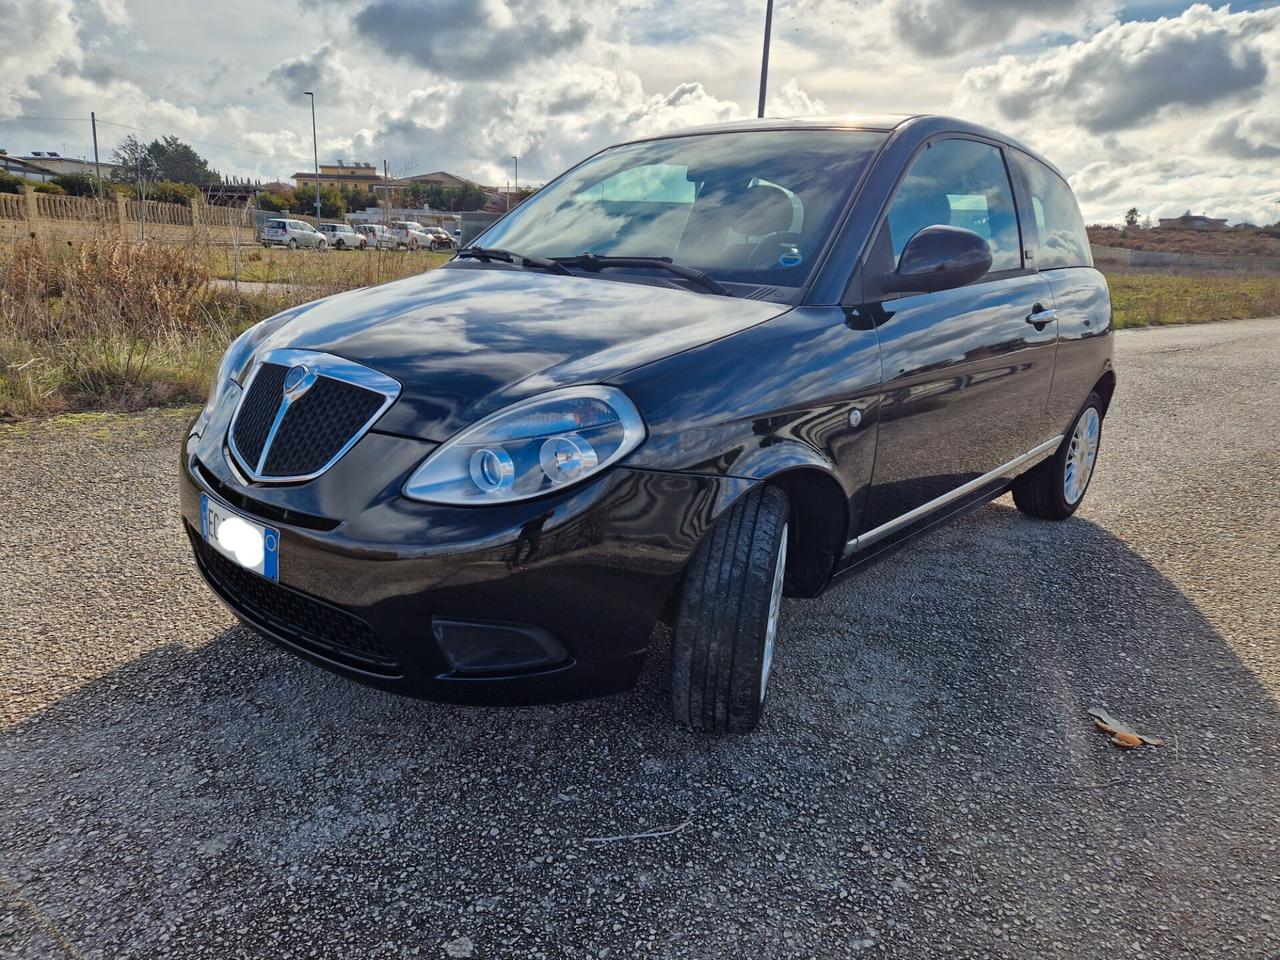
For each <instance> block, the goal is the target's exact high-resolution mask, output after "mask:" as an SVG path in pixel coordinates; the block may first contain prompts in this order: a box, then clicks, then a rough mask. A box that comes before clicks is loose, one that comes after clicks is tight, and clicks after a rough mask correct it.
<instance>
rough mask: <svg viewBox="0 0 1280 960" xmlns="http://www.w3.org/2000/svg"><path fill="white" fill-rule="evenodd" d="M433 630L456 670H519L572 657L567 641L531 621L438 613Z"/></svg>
mask: <svg viewBox="0 0 1280 960" xmlns="http://www.w3.org/2000/svg"><path fill="white" fill-rule="evenodd" d="M431 632H432V633H433V634H434V635H435V638H436V643H438V644H439V645H440V652H441V653H443V654H444V658H445V659H446V660H447V661H448V662H449V666H450V667H451V668H452V669H453V671H454V672H455V673H470V674H494V673H519V672H522V671H527V670H536V669H538V668H541V667H550V666H554V665H556V664H559V663H563V662H564V661H566V660H568V659H569V652H568V651H567V650H565V648H564V644H562V643H561V642H560V641H559V640H557V639H556V638H555V637H554V636H553V635H552V634H551V633H550V632H549V631H547V630H544V629H543V628H542V627H535V626H532V625H529V624H523V623H501V622H486V621H480V620H446V619H441V618H439V617H434V618H432V620H431Z"/></svg>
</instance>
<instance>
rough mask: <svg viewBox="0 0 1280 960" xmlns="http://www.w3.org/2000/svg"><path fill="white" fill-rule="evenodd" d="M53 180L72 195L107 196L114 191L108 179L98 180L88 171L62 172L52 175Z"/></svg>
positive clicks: (113, 186)
mask: <svg viewBox="0 0 1280 960" xmlns="http://www.w3.org/2000/svg"><path fill="white" fill-rule="evenodd" d="M53 182H54V183H56V184H57V185H58V186H60V187H61V188H62V189H63V192H64V193H69V194H71V196H73V197H109V196H111V195H112V194H114V193H115V185H114V184H112V183H111V181H110V180H106V179H103V180H99V179H98V178H97V177H95V176H93V175H92V174H88V173H64V174H62V175H61V176H57V177H54V178H53Z"/></svg>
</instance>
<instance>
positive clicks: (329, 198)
mask: <svg viewBox="0 0 1280 960" xmlns="http://www.w3.org/2000/svg"><path fill="white" fill-rule="evenodd" d="M293 212H294V213H303V214H311V215H312V216H314V215H315V212H316V188H315V187H308V186H301V187H298V188H297V189H296V190H294V191H293ZM346 212H347V205H346V204H345V203H343V202H342V194H341V193H340V192H339V191H338V190H336V189H334V188H333V187H325V188H324V189H323V190H321V191H320V216H321V217H322V218H329V219H332V218H334V217H340V216H342V215H343V214H344V213H346Z"/></svg>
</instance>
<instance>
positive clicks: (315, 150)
mask: <svg viewBox="0 0 1280 960" xmlns="http://www.w3.org/2000/svg"><path fill="white" fill-rule="evenodd" d="M770 4H772V0H770ZM302 92H303V93H305V94H306V95H307V96H308V97H310V98H311V150H312V156H313V157H314V159H315V162H316V226H317V227H318V226H320V141H318V140H317V139H316V95H315V94H314V93H312V92H311V91H310V90H303V91H302Z"/></svg>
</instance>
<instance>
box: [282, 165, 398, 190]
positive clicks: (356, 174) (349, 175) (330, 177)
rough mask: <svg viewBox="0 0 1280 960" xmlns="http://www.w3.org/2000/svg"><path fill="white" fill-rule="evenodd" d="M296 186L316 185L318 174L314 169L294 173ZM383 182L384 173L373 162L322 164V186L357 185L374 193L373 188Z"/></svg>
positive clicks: (334, 187) (323, 187)
mask: <svg viewBox="0 0 1280 960" xmlns="http://www.w3.org/2000/svg"><path fill="white" fill-rule="evenodd" d="M293 182H294V185H295V187H314V186H315V185H316V174H315V171H314V170H303V171H301V172H299V173H295V174H294V175H293ZM380 183H382V175H381V174H380V173H378V168H377V167H375V166H374V165H373V164H372V163H343V162H342V161H341V160H339V161H338V162H337V163H322V164H320V188H321V189H322V190H323V189H326V188H329V187H332V188H333V189H335V190H340V189H342V188H343V187H346V188H347V189H351V188H352V187H355V188H356V189H358V190H363V191H365V192H366V193H373V188H374V187H375V186H377V185H378V184H380Z"/></svg>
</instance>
